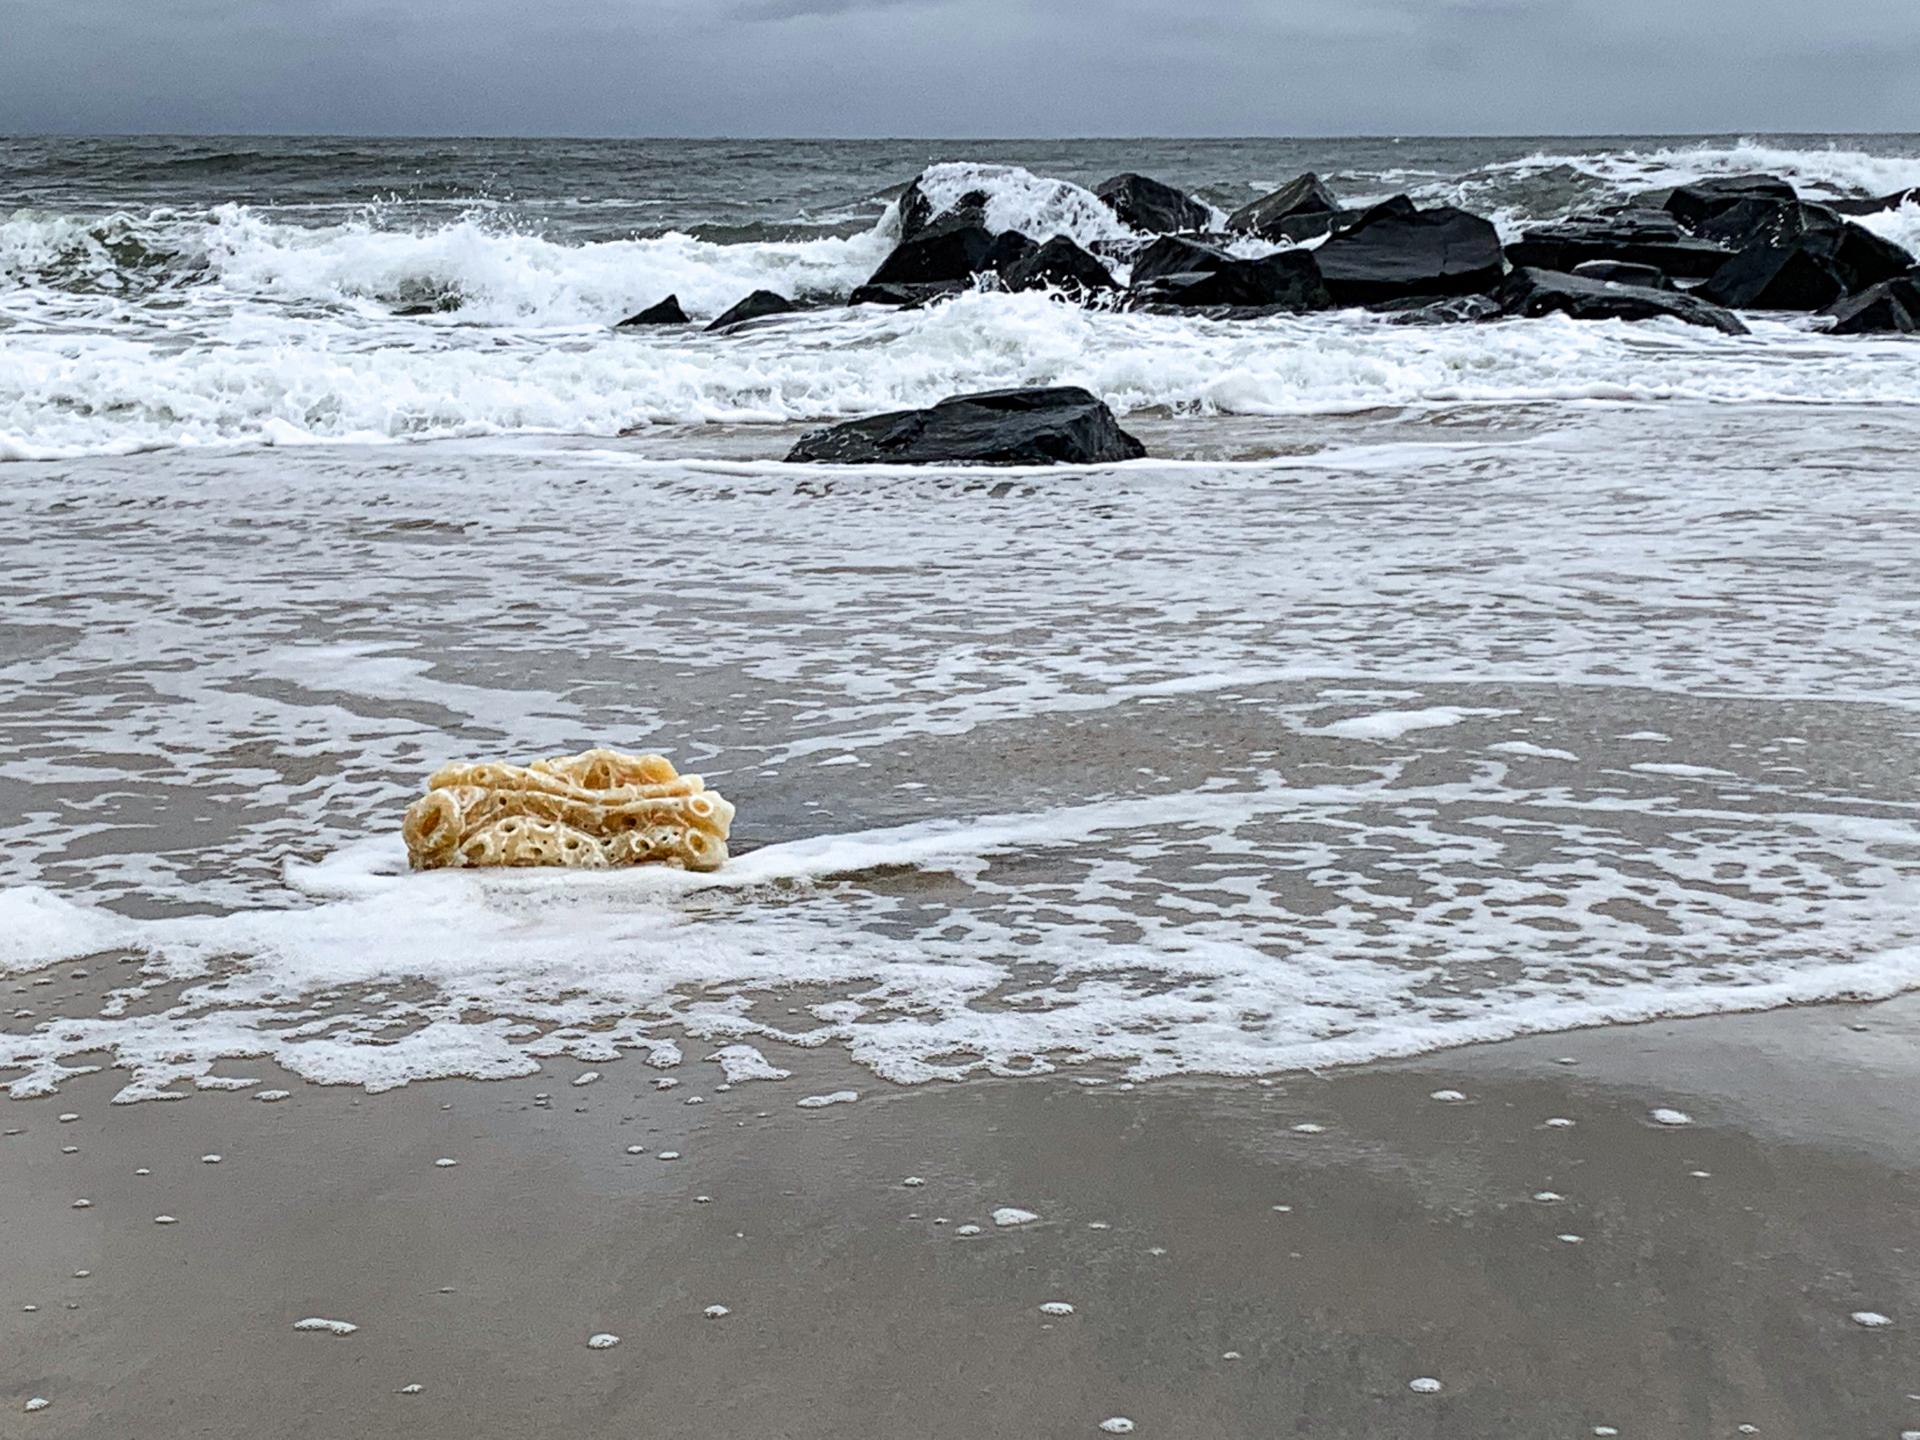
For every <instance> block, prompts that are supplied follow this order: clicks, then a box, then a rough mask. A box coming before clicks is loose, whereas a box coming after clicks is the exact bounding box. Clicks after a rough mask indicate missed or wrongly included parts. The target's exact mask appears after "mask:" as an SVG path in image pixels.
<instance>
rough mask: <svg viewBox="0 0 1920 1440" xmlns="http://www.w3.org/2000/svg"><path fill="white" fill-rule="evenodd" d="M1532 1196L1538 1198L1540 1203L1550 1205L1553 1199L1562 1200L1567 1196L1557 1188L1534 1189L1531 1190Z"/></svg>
mask: <svg viewBox="0 0 1920 1440" xmlns="http://www.w3.org/2000/svg"><path fill="white" fill-rule="evenodd" d="M1533 1198H1534V1199H1536V1200H1538V1201H1539V1202H1540V1203H1541V1204H1542V1205H1551V1204H1553V1203H1554V1202H1555V1201H1557V1200H1564V1199H1566V1198H1567V1197H1566V1196H1564V1195H1562V1194H1561V1193H1560V1192H1559V1191H1557V1190H1536V1191H1534V1192H1533Z"/></svg>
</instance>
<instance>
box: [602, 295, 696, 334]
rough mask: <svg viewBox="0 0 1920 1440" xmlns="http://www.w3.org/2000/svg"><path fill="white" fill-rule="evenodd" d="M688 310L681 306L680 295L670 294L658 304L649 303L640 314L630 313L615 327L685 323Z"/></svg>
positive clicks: (627, 327)
mask: <svg viewBox="0 0 1920 1440" xmlns="http://www.w3.org/2000/svg"><path fill="white" fill-rule="evenodd" d="M686 323H687V312H686V311H684V310H682V309H681V308H680V297H679V296H678V295H669V296H667V298H666V299H664V300H662V301H661V302H660V303H659V304H658V305H649V306H648V307H647V308H646V309H644V310H642V311H641V312H640V313H639V314H638V315H629V316H628V317H627V318H626V319H624V320H622V321H621V322H620V323H619V324H618V325H616V326H615V327H614V328H615V329H616V330H631V329H634V328H636V327H638V326H641V325H685V324H686Z"/></svg>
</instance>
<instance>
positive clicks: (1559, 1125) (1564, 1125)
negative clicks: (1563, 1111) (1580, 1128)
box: [1547, 1115, 1573, 1130]
mask: <svg viewBox="0 0 1920 1440" xmlns="http://www.w3.org/2000/svg"><path fill="white" fill-rule="evenodd" d="M1547 1125H1548V1126H1549V1128H1551V1129H1554V1130H1571V1129H1572V1128H1573V1121H1571V1120H1569V1119H1567V1117H1566V1116H1564V1115H1555V1116H1553V1117H1551V1118H1550V1119H1549V1120H1548V1121H1547Z"/></svg>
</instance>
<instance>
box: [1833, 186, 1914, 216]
mask: <svg viewBox="0 0 1920 1440" xmlns="http://www.w3.org/2000/svg"><path fill="white" fill-rule="evenodd" d="M1823 203H1825V205H1826V207H1827V208H1828V209H1829V210H1833V211H1836V212H1837V213H1839V214H1841V215H1883V214H1885V213H1886V212H1887V211H1889V210H1898V209H1899V208H1900V207H1901V206H1902V205H1920V185H1916V186H1914V187H1913V189H1911V190H1896V191H1894V192H1893V193H1892V194H1891V195H1875V196H1871V197H1869V198H1867V199H1864V200H1828V201H1825V202H1823Z"/></svg>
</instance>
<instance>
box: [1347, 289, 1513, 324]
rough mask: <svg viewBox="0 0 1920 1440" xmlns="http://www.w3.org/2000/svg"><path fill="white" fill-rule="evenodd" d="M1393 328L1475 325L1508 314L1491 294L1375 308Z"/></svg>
mask: <svg viewBox="0 0 1920 1440" xmlns="http://www.w3.org/2000/svg"><path fill="white" fill-rule="evenodd" d="M1371 308H1372V309H1373V310H1374V311H1376V312H1377V313H1379V314H1382V315H1385V316H1386V317H1387V323H1388V324H1390V325H1473V324H1478V323H1479V322H1481V321H1484V320H1497V319H1499V318H1500V317H1501V316H1502V315H1504V314H1505V313H1506V311H1504V310H1503V309H1501V308H1500V302H1499V301H1498V300H1496V299H1494V298H1493V297H1492V296H1491V295H1455V296H1452V297H1451V298H1449V299H1446V300H1423V299H1421V298H1419V297H1418V296H1415V297H1414V298H1413V299H1410V300H1390V301H1388V302H1387V303H1386V304H1384V305H1375V306H1373V307H1371Z"/></svg>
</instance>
